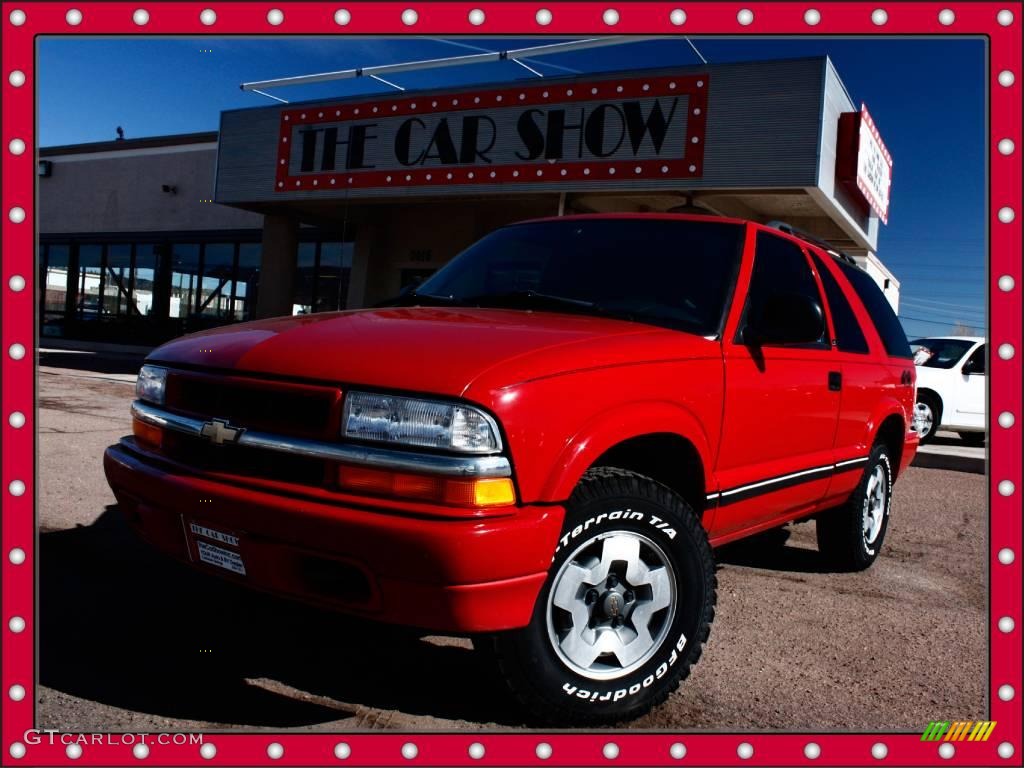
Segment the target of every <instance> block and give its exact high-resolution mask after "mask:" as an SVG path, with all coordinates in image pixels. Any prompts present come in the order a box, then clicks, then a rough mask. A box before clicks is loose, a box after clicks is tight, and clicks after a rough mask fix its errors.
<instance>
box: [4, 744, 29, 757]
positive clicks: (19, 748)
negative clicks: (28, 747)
mask: <svg viewBox="0 0 1024 768" xmlns="http://www.w3.org/2000/svg"><path fill="white" fill-rule="evenodd" d="M7 751H8V752H9V753H10V755H11V757H13V758H14V759H15V760H21V758H23V757H24V756H25V745H24V744H22V743H21V742H20V741H16V742H14V743H13V744H11V748H10V749H9V750H7Z"/></svg>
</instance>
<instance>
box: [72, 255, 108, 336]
mask: <svg viewBox="0 0 1024 768" xmlns="http://www.w3.org/2000/svg"><path fill="white" fill-rule="evenodd" d="M102 296H103V246H102V245H81V246H79V248H78V303H77V311H76V314H77V316H78V319H79V320H82V321H84V322H92V321H96V320H99V318H100V314H101V313H102V311H103V305H102V303H101V298H102Z"/></svg>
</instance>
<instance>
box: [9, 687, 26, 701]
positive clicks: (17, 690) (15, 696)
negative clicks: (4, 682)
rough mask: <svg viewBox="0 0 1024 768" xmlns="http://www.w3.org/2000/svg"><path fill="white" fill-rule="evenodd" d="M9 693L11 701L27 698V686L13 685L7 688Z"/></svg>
mask: <svg viewBox="0 0 1024 768" xmlns="http://www.w3.org/2000/svg"><path fill="white" fill-rule="evenodd" d="M7 695H8V697H10V699H11V701H21V700H22V699H24V698H25V686H23V685H12V686H11V687H10V688H8V689H7Z"/></svg>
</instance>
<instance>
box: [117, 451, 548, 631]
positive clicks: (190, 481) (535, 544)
mask: <svg viewBox="0 0 1024 768" xmlns="http://www.w3.org/2000/svg"><path fill="white" fill-rule="evenodd" d="M103 467H104V471H105V472H106V476H107V481H108V483H109V484H110V487H111V488H112V489H113V491H114V495H115V496H116V497H117V500H118V504H119V505H120V507H121V509H122V511H123V512H124V514H125V516H126V518H127V519H128V521H129V523H130V524H131V525H132V527H133V528H135V530H136V531H138V532H139V534H141V536H142V537H143V538H145V539H146V540H147V541H149V542H150V543H151V544H153V545H154V546H155V547H157V548H158V549H160V550H162V551H164V552H166V553H167V554H170V555H172V556H173V557H176V558H178V559H181V560H185V561H189V562H192V564H194V565H196V566H197V567H199V568H202V569H204V570H207V571H210V572H212V573H216V574H218V575H221V576H225V577H226V578H229V579H232V580H235V581H238V582H240V583H242V584H245V585H248V586H250V587H253V588H256V589H261V590H266V591H270V592H274V593H277V594H283V595H286V596H290V597H294V598H298V599H300V600H303V601H306V602H310V603H315V604H320V605H324V606H328V607H332V608H335V609H338V610H341V611H344V612H347V613H352V614H358V615H363V616H366V617H368V618H372V619H375V620H378V621H384V622H388V623H393V624H402V625H407V626H414V627H421V628H424V629H430V630H434V631H439V632H450V633H473V632H493V631H498V630H504V629H514V628H518V627H523V626H526V624H528V623H529V621H530V616H531V614H532V612H533V606H534V602H535V601H536V598H537V594H538V592H539V590H540V587H541V585H542V584H543V582H544V580H545V578H546V577H547V570H548V567H549V566H550V564H551V554H552V552H554V550H555V545H556V542H557V538H558V534H559V531H560V530H561V526H562V519H563V516H564V511H563V509H562V508H561V507H557V506H524V507H520V508H518V509H517V511H516V513H515V514H513V515H509V516H505V517H495V518H475V519H458V520H456V519H429V518H424V517H416V516H412V515H410V514H409V513H408V512H406V513H404V514H403V510H402V508H401V505H399V504H397V503H396V505H395V509H394V510H393V512H391V511H389V512H382V511H380V510H373V509H370V508H366V509H363V508H360V507H359V506H358V505H350V504H338V503H333V502H330V501H327V500H323V499H309V498H301V497H296V496H292V495H286V494H285V493H280V494H279V493H272V492H269V491H266V490H260V489H254V488H250V487H245V486H241V485H233V484H230V483H227V482H224V481H222V480H220V479H213V478H210V477H204V476H203V475H202V474H198V473H193V472H191V471H189V470H187V469H185V468H183V467H181V466H179V465H175V464H172V463H169V462H164V461H161V460H159V459H157V458H154V457H153V456H151V455H148V454H144V453H142V452H141V451H136V449H135V448H134V446H133V443H132V441H130V440H125V441H123V442H122V443H121V444H119V445H114V446H111V447H109V448H108V449H107V451H106V453H105V454H104V457H103ZM193 522H194V523H196V524H199V525H202V526H205V527H208V528H212V529H214V530H218V531H222V532H229V533H231V534H232V535H235V536H237V537H238V539H239V543H238V551H239V553H240V556H241V558H242V561H243V562H244V565H245V571H246V573H245V575H244V576H241V575H235V574H232V573H230V572H229V571H227V570H224V569H222V568H218V567H216V566H212V565H207V564H205V563H202V562H199V561H198V558H197V557H196V549H195V546H196V545H195V542H194V541H193V539H194V537H193V536H191V535H190V534H188V533H186V531H187V530H189V528H190V523H193ZM212 543H214V544H216V542H212Z"/></svg>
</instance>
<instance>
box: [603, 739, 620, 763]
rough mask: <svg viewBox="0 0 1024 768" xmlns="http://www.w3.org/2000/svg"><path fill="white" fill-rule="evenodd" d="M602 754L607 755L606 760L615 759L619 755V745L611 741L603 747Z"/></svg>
mask: <svg viewBox="0 0 1024 768" xmlns="http://www.w3.org/2000/svg"><path fill="white" fill-rule="evenodd" d="M601 754H603V755H604V756H605V759H606V760H614V759H615V758H617V757H618V756H619V745H618V744H615V743H613V742H610V741H609V742H608V743H607V744H605V745H604V747H603V748H602V749H601Z"/></svg>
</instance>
